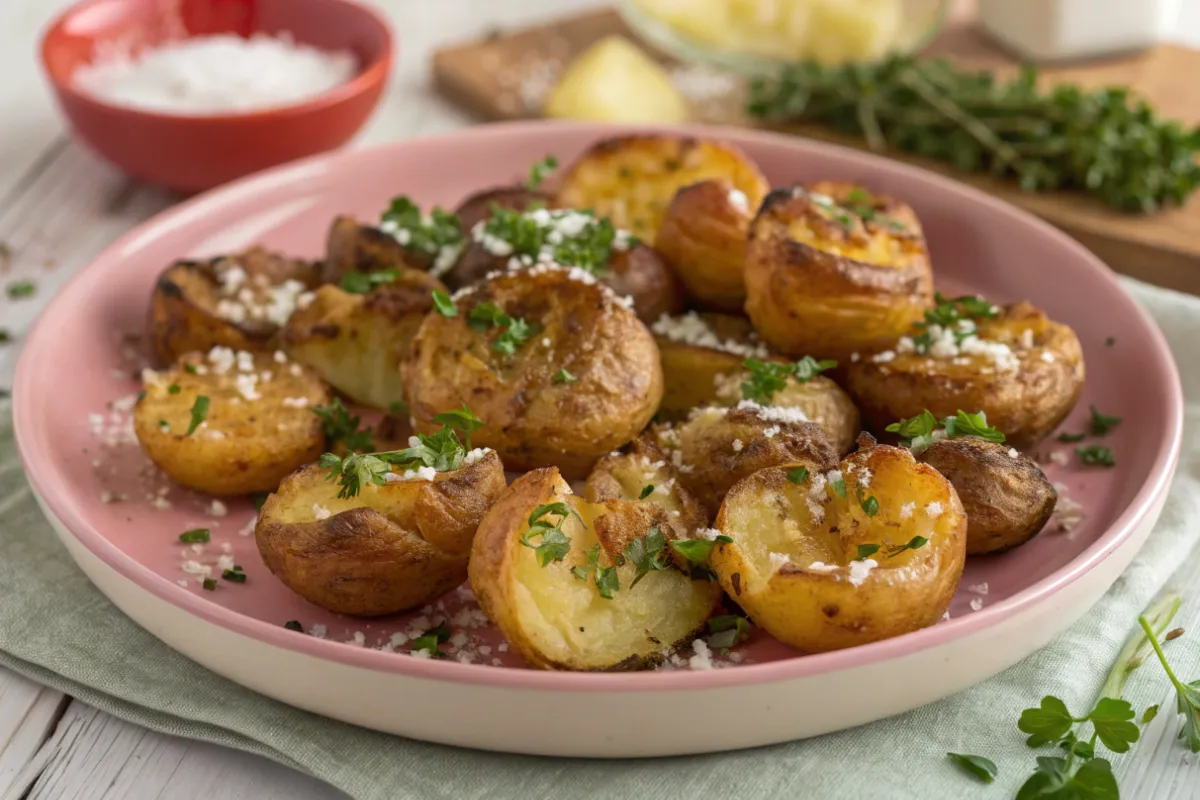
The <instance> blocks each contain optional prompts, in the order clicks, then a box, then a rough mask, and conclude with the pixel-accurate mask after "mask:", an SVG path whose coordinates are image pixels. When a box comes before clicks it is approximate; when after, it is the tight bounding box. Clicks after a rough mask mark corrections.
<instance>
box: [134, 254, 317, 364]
mask: <svg viewBox="0 0 1200 800" xmlns="http://www.w3.org/2000/svg"><path fill="white" fill-rule="evenodd" d="M317 270H318V268H317V266H316V265H314V264H311V263H309V262H307V261H299V260H296V259H292V258H287V257H285V256H282V255H279V254H276V253H272V252H270V251H268V250H265V249H263V248H261V247H252V248H250V249H249V250H246V251H244V252H242V253H238V254H236V255H231V256H219V257H217V258H214V259H212V260H209V261H178V262H176V263H174V264H172V265H171V266H170V267H168V268H167V269H166V271H165V272H163V274H162V275H160V276H159V278H158V280H157V281H156V282H155V284H154V292H153V294H152V296H151V298H150V316H149V325H148V327H149V331H150V345H151V352H152V355H153V357H154V363H155V365H156V366H159V367H163V366H167V365H169V364H171V363H173V362H174V361H175V360H176V359H177V358H179V357H180V356H181V355H183V354H184V353H190V352H208V351H209V349H211V348H213V347H216V346H218V345H220V346H223V347H231V348H233V349H234V350H247V351H271V350H274V349H275V344H274V339H275V335H276V334H277V333H278V332H279V329H280V328H281V327H282V326H283V325H284V323H286V322H287V320H288V317H289V316H290V315H291V313H292V311H293V310H294V309H296V308H298V307H303V306H304V305H305V303H307V302H308V300H309V298H310V297H311V295H309V294H308V292H309V290H310V289H311V288H313V287H314V286H316V285H317Z"/></svg>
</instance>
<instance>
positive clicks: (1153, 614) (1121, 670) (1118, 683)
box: [1100, 592, 1183, 700]
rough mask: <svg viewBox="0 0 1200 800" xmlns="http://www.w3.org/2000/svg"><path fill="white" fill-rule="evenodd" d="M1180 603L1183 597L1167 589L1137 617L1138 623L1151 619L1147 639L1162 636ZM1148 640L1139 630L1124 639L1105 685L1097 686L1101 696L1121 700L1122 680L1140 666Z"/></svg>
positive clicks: (1123, 684)
mask: <svg viewBox="0 0 1200 800" xmlns="http://www.w3.org/2000/svg"><path fill="white" fill-rule="evenodd" d="M1182 604H1183V598H1182V597H1180V596H1179V595H1177V594H1175V593H1174V592H1168V593H1167V594H1166V595H1164V596H1163V597H1162V598H1161V599H1160V600H1158V601H1156V602H1155V603H1154V605H1152V606H1150V607H1149V608H1148V609H1146V611H1145V613H1144V615H1143V616H1141V617H1138V622H1139V624H1140V623H1141V622H1142V620H1146V619H1148V620H1150V621H1151V622H1150V626H1151V627H1150V629H1149V630H1150V631H1151V634H1150V636H1149V639H1151V640H1155V639H1156V637H1157V636H1160V635H1162V632H1163V631H1165V630H1166V629H1167V626H1168V625H1170V624H1171V620H1172V619H1174V618H1175V613H1176V612H1177V611H1179V607H1180V606H1181V605H1182ZM1148 646H1149V642H1148V641H1147V636H1146V634H1145V633H1143V632H1142V631H1141V630H1135V631H1134V632H1133V633H1132V634H1131V635H1130V636H1129V639H1128V640H1127V641H1126V642H1125V646H1124V647H1122V648H1121V652H1120V653H1119V654H1118V655H1117V661H1116V663H1115V664H1114V665H1113V668H1112V671H1110V672H1109V673H1108V679H1107V680H1105V681H1104V686H1102V687H1101V688H1100V697H1111V698H1113V699H1114V700H1120V699H1121V696H1122V695H1123V694H1124V693H1125V683H1126V682H1127V681H1128V680H1129V676H1130V675H1131V674H1133V671H1134V670H1135V669H1137V668H1138V667H1140V666H1141V665H1142V662H1143V661H1144V660H1145V658H1146V653H1147V650H1148Z"/></svg>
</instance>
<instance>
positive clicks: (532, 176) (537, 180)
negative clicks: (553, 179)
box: [525, 155, 558, 189]
mask: <svg viewBox="0 0 1200 800" xmlns="http://www.w3.org/2000/svg"><path fill="white" fill-rule="evenodd" d="M557 168H558V159H557V158H555V157H554V156H552V155H549V156H546V157H545V158H543V159H542V160H541V161H538V162H536V163H535V164H534V165H533V166H531V167H530V168H529V178H528V179H526V181H525V188H526V189H536V188H538V187H539V186H541V185H542V182H543V181H545V180H546V176H547V175H549V174H550V173H551V172H553V171H554V170H555V169H557Z"/></svg>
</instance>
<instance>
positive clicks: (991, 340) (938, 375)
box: [845, 301, 1085, 447]
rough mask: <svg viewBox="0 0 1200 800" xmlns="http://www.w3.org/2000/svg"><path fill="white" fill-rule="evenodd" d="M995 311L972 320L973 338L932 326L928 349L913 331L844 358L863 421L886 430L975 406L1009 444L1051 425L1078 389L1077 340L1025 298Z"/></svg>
mask: <svg viewBox="0 0 1200 800" xmlns="http://www.w3.org/2000/svg"><path fill="white" fill-rule="evenodd" d="M949 302H955V301H949ZM994 313H996V316H995V317H993V318H977V319H975V320H974V322H973V325H974V326H975V328H974V330H975V335H973V336H962V335H961V334H962V333H963V331H959V334H960V335H958V336H956V335H955V332H954V331H948V330H943V329H941V328H940V327H936V328H931V329H929V330H928V331H927V332H928V333H929V335H930V337H931V341H932V344H931V345H930V347H929V348H928V352H927V353H925V354H921V353H918V352H916V349H917V346H916V344H915V343H914V338H913V336H915V335H916V334H917V333H918V332H919V331H918V330H915V329H914V330H912V331H911V332H910V333H911V334H912V335H910V336H906V337H903V338H901V339H900V340H898V341H895V342H893V343H892V345H891V347H892V349H890V350H884V351H883V352H881V353H877V354H875V355H873V356H863V357H861V358H860V359H859V360H858V361H857V362H855V363H851V364H849V365H848V366H847V369H846V382H845V386H846V390H847V391H848V392H850V396H851V397H853V398H854V401H855V403H856V404H857V405H858V407H859V408H860V409H861V410H862V413H863V416H864V418H865V419H866V420H867V422H868V423H869V424H871V425H873V426H875V427H876V428H877V429H878V430H883V428H884V427H885V426H886V425H889V424H891V423H892V422H895V421H896V420H898V419H904V418H907V417H914V416H917V415H918V414H920V413H921V412H922V411H924V410H925V409H929V410H930V411H931V412H933V415H934V416H935V417H938V418H939V419H940V418H942V417H947V416H953V415H954V414H955V413H956V412H957V411H958V409H961V408H966V409H978V410H981V411H983V412H985V413H986V414H987V419H988V421H989V422H990V423H991V425H993V426H994V427H996V428H997V429H998V430H1000V431H1001V432H1003V433H1004V435H1005V436H1006V437H1007V440H1008V442H1009V443H1010V445H1011V446H1014V447H1025V446H1028V445H1031V444H1034V443H1035V442H1037V441H1039V440H1040V439H1042V438H1043V437H1045V436H1046V434H1048V433H1050V432H1051V431H1052V430H1054V428H1055V427H1057V426H1058V424H1059V423H1060V422H1062V420H1063V419H1065V418H1066V416H1067V414H1069V413H1070V412H1071V409H1072V408H1074V407H1075V403H1076V402H1077V401H1078V399H1079V393H1080V392H1081V391H1082V389H1083V381H1084V374H1085V371H1084V363H1083V349H1082V347H1081V346H1080V344H1079V339H1078V338H1077V337H1076V336H1075V332H1074V331H1073V330H1071V329H1070V328H1069V327H1068V326H1066V325H1063V324H1061V323H1058V322H1054V321H1053V320H1051V319H1049V318H1048V317H1047V316H1046V314H1045V312H1044V311H1042V310H1041V309H1038V308H1035V307H1034V306H1032V305H1030V304H1029V303H1026V302H1020V303H1015V304H1013V305H1011V306H1008V307H1007V308H1004V309H998V310H997V311H996V312H994ZM956 340H957V341H956Z"/></svg>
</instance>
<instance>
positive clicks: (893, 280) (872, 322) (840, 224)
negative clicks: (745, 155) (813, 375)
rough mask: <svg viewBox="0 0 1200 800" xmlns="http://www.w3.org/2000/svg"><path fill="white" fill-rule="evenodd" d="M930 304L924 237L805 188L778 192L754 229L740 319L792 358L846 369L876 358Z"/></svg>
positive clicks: (929, 273)
mask: <svg viewBox="0 0 1200 800" xmlns="http://www.w3.org/2000/svg"><path fill="white" fill-rule="evenodd" d="M932 298H933V273H932V270H931V268H930V264H929V252H928V251H927V250H926V247H925V240H924V237H923V236H922V235H921V233H920V231H919V230H918V229H910V228H909V227H908V226H907V225H906V224H904V223H901V222H899V221H898V219H897V218H889V217H878V216H871V217H869V218H868V217H864V216H862V215H861V213H859V212H856V211H855V210H854V209H852V208H848V207H845V206H841V205H838V204H837V203H835V202H834V201H833V199H832V198H830V197H828V196H827V195H823V194H820V193H812V192H809V191H806V190H805V189H803V188H799V187H798V188H795V189H779V190H776V191H773V192H771V194H770V195H769V196H768V197H767V199H766V200H765V201H764V202H763V205H762V208H761V210H760V211H759V212H758V216H756V217H755V218H754V221H753V222H752V223H751V224H750V233H749V243H748V245H747V253H746V313H747V314H749V315H750V319H751V320H752V321H753V322H754V326H755V328H757V329H758V332H759V334H760V335H761V336H762V338H763V339H764V340H765V341H766V342H767V343H768V344H769V345H770V346H771V347H772V348H774V349H775V350H777V351H779V352H781V353H783V354H785V355H789V356H792V357H799V356H803V355H812V356H814V357H817V358H835V359H838V360H839V361H845V360H847V359H849V358H850V356H851V354H852V353H856V352H860V351H861V352H874V351H877V350H882V349H884V348H885V347H887V346H889V345H890V344H891V343H892V342H894V341H895V340H896V338H897V337H898V336H901V335H902V334H904V333H905V332H906V331H908V329H909V328H910V327H911V325H912V324H913V323H914V322H917V321H919V320H920V319H921V316H922V314H923V313H924V311H925V309H926V308H927V307H928V306H929V305H930V304H931V300H932Z"/></svg>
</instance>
